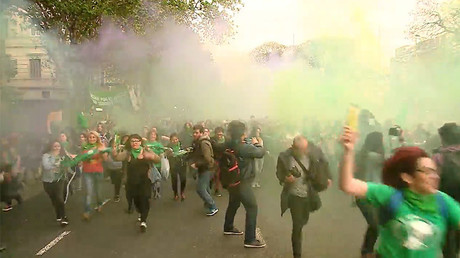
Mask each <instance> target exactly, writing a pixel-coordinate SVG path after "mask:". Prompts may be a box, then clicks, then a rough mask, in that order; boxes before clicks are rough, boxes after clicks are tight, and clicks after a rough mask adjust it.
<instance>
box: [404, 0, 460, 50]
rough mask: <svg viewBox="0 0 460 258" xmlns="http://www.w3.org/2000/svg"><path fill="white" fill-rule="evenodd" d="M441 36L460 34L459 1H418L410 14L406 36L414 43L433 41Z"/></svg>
mask: <svg viewBox="0 0 460 258" xmlns="http://www.w3.org/2000/svg"><path fill="white" fill-rule="evenodd" d="M443 34H452V35H454V36H456V37H458V36H459V34H460V1H458V0H451V1H448V2H444V3H440V2H439V1H437V0H418V1H417V3H416V7H415V9H414V11H413V12H412V22H411V24H410V26H409V30H408V35H409V37H410V38H411V39H413V40H414V41H419V40H426V39H433V38H436V37H439V36H440V35H443Z"/></svg>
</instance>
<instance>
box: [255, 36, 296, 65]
mask: <svg viewBox="0 0 460 258" xmlns="http://www.w3.org/2000/svg"><path fill="white" fill-rule="evenodd" d="M286 49H287V47H286V46H285V45H283V44H280V43H278V42H274V41H271V42H267V43H264V44H262V45H260V46H258V47H256V48H255V49H253V50H252V51H251V56H252V58H254V60H255V61H256V62H258V63H266V62H268V61H269V60H270V58H271V57H274V56H278V57H281V56H282V55H283V53H284V51H285V50H286Z"/></svg>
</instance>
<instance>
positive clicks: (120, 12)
mask: <svg viewBox="0 0 460 258" xmlns="http://www.w3.org/2000/svg"><path fill="white" fill-rule="evenodd" d="M140 1H141V0H66V1H62V0H33V1H30V2H28V3H27V4H26V5H25V6H24V8H23V12H20V13H22V14H24V15H25V16H26V17H27V18H29V19H30V20H31V21H32V23H33V24H34V25H36V26H39V27H40V28H41V29H42V30H44V31H54V32H56V33H57V34H58V35H59V36H60V39H61V40H63V41H66V42H71V43H74V44H78V43H81V42H82V41H84V40H85V39H91V38H93V37H95V36H96V35H97V31H98V28H99V27H100V26H101V24H102V20H103V18H104V17H120V18H123V17H128V16H129V15H131V14H132V13H133V12H134V11H135V10H136V9H137V8H139V6H140V4H141V2H140Z"/></svg>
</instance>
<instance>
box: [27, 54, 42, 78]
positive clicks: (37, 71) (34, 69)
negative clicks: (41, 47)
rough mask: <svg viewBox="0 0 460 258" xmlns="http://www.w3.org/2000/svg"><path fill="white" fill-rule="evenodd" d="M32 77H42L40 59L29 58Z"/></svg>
mask: <svg viewBox="0 0 460 258" xmlns="http://www.w3.org/2000/svg"><path fill="white" fill-rule="evenodd" d="M29 67H30V78H32V79H38V78H41V77H42V65H41V60H40V59H29Z"/></svg>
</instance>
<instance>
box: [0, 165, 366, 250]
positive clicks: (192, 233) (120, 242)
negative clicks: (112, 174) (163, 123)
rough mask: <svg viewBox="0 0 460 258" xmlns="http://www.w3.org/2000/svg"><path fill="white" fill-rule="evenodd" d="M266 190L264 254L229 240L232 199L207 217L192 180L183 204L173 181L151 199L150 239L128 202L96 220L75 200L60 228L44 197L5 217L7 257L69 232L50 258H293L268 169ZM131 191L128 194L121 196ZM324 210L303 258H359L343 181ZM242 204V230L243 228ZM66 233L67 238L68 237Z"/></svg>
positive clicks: (262, 194)
mask: <svg viewBox="0 0 460 258" xmlns="http://www.w3.org/2000/svg"><path fill="white" fill-rule="evenodd" d="M261 183H262V188H260V189H256V190H255V192H256V195H257V198H258V199H257V200H258V205H259V215H258V227H260V228H261V232H262V236H263V238H264V239H265V241H266V242H267V247H266V248H264V249H252V250H248V249H245V248H244V247H243V236H224V235H223V231H222V230H223V228H222V227H223V221H224V216H225V209H226V204H227V201H228V196H227V193H224V195H223V196H222V197H220V198H219V197H215V200H216V202H217V204H218V208H219V209H220V211H219V213H218V214H216V215H215V216H214V217H206V216H205V215H204V213H203V209H202V207H203V205H202V203H201V201H200V199H199V197H198V196H197V195H196V193H195V191H194V190H195V182H194V181H193V179H189V180H188V187H187V191H186V192H187V199H186V200H185V202H182V203H181V202H176V201H174V200H173V198H172V191H171V189H170V183H169V182H167V183H166V182H164V183H163V197H162V199H161V200H152V206H151V210H150V214H149V218H148V221H147V222H148V229H147V232H146V233H140V232H139V227H138V222H137V215H136V214H135V213H134V214H127V213H125V209H126V207H127V205H126V200H125V199H124V198H122V201H121V202H120V203H114V202H113V201H110V202H108V203H107V204H106V205H104V208H103V210H102V212H101V213H96V214H93V216H92V218H91V220H90V221H89V222H84V221H82V220H81V214H82V211H83V192H82V191H80V192H77V194H75V195H73V196H72V197H71V198H70V200H69V202H68V204H67V207H66V208H67V214H68V217H69V220H70V225H69V226H67V227H66V228H61V227H60V226H58V225H57V223H56V222H55V220H54V212H53V210H52V206H51V202H50V200H49V198H48V197H47V196H46V194H45V192H44V191H40V193H39V194H37V195H36V196H34V197H32V198H30V199H28V200H26V201H25V202H24V203H23V204H22V205H21V206H16V207H15V209H13V210H12V211H10V212H8V213H3V214H2V232H1V233H2V240H3V242H4V244H5V245H6V246H7V251H6V252H4V253H2V254H1V255H2V256H1V257H2V258H10V257H11V258H13V257H14V258H16V257H20V258H22V257H33V256H35V255H36V254H37V253H38V252H39V251H40V250H41V249H42V248H44V247H45V246H46V245H48V243H50V242H51V241H52V240H53V239H55V238H57V237H58V236H59V235H61V234H62V233H63V232H67V233H64V234H63V235H64V236H61V237H62V239H61V240H60V241H59V242H57V243H56V244H55V245H54V246H53V247H51V248H50V249H49V250H47V251H46V252H44V254H43V257H56V258H61V257H65V258H73V257H88V258H92V257H94V258H102V257H127V258H128V257H129V258H136V257H139V258H143V257H292V255H291V241H290V239H291V236H290V233H291V218H290V213H289V212H287V213H286V214H285V215H284V216H283V217H282V218H281V217H280V208H279V206H280V204H279V194H280V191H281V186H279V184H278V182H277V180H276V178H275V175H274V171H269V170H266V171H264V175H263V178H262V182H261ZM112 191H113V190H112V188H111V185H110V182H108V181H107V182H104V194H105V197H107V198H109V197H111V196H112ZM123 194H124V190H123V189H122V195H123ZM322 201H323V207H322V208H321V209H320V211H319V212H315V213H314V214H312V215H311V216H310V221H309V223H308V224H307V226H306V227H305V228H304V234H303V235H304V239H303V254H304V257H344V258H346V257H359V247H360V242H361V240H362V236H363V234H364V230H365V222H364V219H363V218H362V217H361V214H360V213H359V210H358V209H357V208H352V207H351V197H348V196H345V195H344V194H343V193H341V192H340V191H339V190H338V189H337V183H336V182H334V186H333V187H332V188H331V189H330V190H328V191H327V192H324V193H322ZM244 215H245V212H244V209H243V207H242V206H241V208H240V210H239V212H238V214H237V217H236V222H235V225H236V226H237V227H238V228H239V229H240V230H244ZM65 234H67V235H65Z"/></svg>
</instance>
